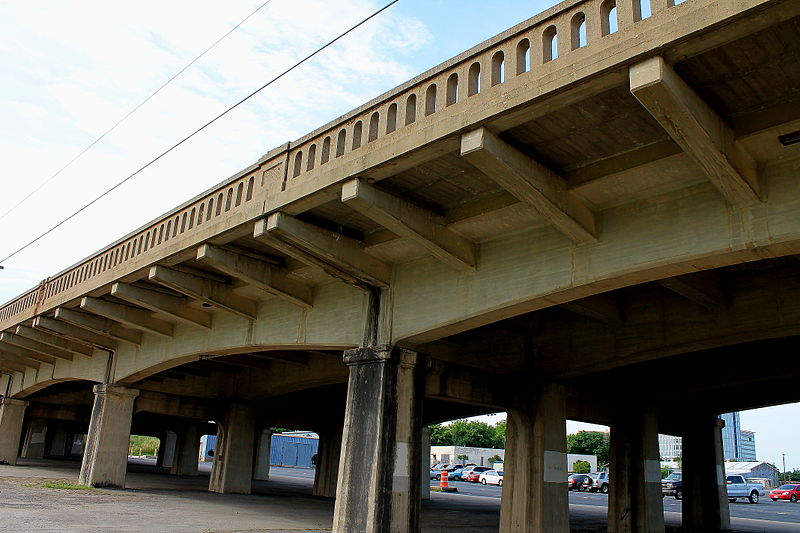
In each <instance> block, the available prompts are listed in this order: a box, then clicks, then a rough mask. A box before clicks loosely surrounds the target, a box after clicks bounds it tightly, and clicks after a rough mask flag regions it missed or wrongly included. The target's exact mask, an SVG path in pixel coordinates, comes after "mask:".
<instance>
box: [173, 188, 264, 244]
mask: <svg viewBox="0 0 800 533" xmlns="http://www.w3.org/2000/svg"><path fill="white" fill-rule="evenodd" d="M251 179H252V178H251ZM213 212H214V197H213V196H212V197H211V198H209V199H208V209H207V210H206V222H208V221H209V220H211V215H212V214H213ZM167 235H169V222H167Z"/></svg>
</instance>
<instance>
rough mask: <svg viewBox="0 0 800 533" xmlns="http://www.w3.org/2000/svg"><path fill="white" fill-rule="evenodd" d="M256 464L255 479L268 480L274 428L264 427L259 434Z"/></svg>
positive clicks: (254, 468) (254, 469)
mask: <svg viewBox="0 0 800 533" xmlns="http://www.w3.org/2000/svg"><path fill="white" fill-rule="evenodd" d="M256 446H257V448H256V464H255V465H253V479H256V480H258V481H267V480H268V479H269V467H270V462H269V456H270V454H271V453H272V430H271V429H267V428H264V429H262V430H261V431H260V432H259V434H258V443H257V444H256Z"/></svg>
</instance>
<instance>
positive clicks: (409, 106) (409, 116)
mask: <svg viewBox="0 0 800 533" xmlns="http://www.w3.org/2000/svg"><path fill="white" fill-rule="evenodd" d="M416 120H417V95H416V94H413V93H412V94H409V95H408V98H406V126H408V125H409V124H413V123H414V121H416Z"/></svg>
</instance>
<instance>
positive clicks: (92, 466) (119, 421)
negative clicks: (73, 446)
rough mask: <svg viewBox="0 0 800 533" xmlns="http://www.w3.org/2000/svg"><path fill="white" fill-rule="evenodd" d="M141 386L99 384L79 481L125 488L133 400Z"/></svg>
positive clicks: (95, 391) (95, 393)
mask: <svg viewBox="0 0 800 533" xmlns="http://www.w3.org/2000/svg"><path fill="white" fill-rule="evenodd" d="M138 395H139V391H138V390H137V389H129V388H127V387H121V386H118V385H108V384H104V385H95V387H94V405H93V406H92V419H91V422H90V423H89V435H88V438H87V439H86V446H85V449H84V452H83V462H82V463H81V473H80V476H79V477H78V482H79V483H81V484H82V485H91V486H95V487H124V486H125V472H126V470H127V468H128V445H129V443H130V436H131V417H132V416H133V402H134V400H135V399H136V397H137V396H138Z"/></svg>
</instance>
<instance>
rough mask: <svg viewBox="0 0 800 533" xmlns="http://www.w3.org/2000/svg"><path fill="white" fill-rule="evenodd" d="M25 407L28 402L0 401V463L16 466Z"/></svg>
mask: <svg viewBox="0 0 800 533" xmlns="http://www.w3.org/2000/svg"><path fill="white" fill-rule="evenodd" d="M27 405H28V402H25V401H22V400H14V399H13V398H2V399H0V463H8V464H10V465H12V466H13V465H15V464H17V455H18V454H19V443H20V440H22V422H23V420H24V418H25V407H27Z"/></svg>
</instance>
